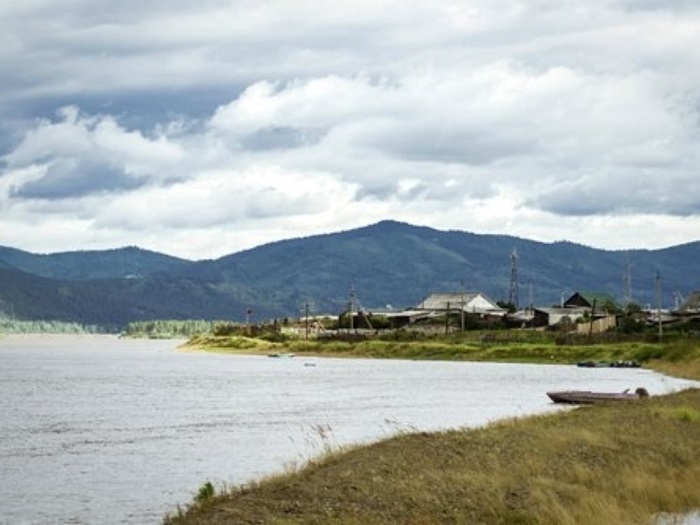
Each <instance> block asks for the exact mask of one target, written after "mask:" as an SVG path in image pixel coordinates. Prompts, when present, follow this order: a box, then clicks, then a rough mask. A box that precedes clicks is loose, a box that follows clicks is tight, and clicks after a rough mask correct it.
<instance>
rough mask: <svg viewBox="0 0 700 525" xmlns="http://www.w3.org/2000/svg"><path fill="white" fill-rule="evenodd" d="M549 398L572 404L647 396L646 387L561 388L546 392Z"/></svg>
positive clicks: (631, 399) (629, 399)
mask: <svg viewBox="0 0 700 525" xmlns="http://www.w3.org/2000/svg"><path fill="white" fill-rule="evenodd" d="M547 396H549V399H551V400H552V401H554V402H555V403H569V404H574V405H591V404H593V403H603V402H608V401H636V400H638V399H642V398H644V397H648V396H649V392H647V390H646V388H637V389H636V390H635V391H634V392H630V391H629V389H627V390H625V391H624V392H592V391H590V390H562V391H559V392H547Z"/></svg>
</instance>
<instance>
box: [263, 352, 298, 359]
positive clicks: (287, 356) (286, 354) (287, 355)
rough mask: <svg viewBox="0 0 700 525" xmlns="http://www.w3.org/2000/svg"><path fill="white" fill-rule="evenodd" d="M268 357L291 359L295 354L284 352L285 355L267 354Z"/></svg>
mask: <svg viewBox="0 0 700 525" xmlns="http://www.w3.org/2000/svg"><path fill="white" fill-rule="evenodd" d="M267 357H275V358H289V357H294V354H290V353H286V352H283V353H274V354H267Z"/></svg>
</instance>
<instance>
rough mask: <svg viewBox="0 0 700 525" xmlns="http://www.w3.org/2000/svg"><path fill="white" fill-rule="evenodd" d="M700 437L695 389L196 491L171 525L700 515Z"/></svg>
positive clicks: (699, 397) (374, 448) (412, 442)
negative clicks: (223, 489) (217, 491)
mask: <svg viewBox="0 0 700 525" xmlns="http://www.w3.org/2000/svg"><path fill="white" fill-rule="evenodd" d="M698 440H700V390H688V391H685V392H681V393H678V394H673V395H669V396H661V397H655V398H651V399H648V400H646V401H645V402H640V403H631V404H624V405H615V404H612V405H606V406H595V407H587V408H583V409H575V410H572V411H568V412H565V413H562V414H559V415H556V416H537V417H529V418H524V419H521V420H511V421H506V422H502V423H498V424H493V425H490V426H488V427H486V428H483V429H477V430H469V431H449V432H441V433H419V434H408V435H401V436H398V437H395V438H393V439H389V440H387V441H384V442H380V443H377V444H374V445H370V446H362V447H357V448H354V449H351V450H348V451H345V452H336V453H331V454H328V455H327V456H326V457H322V458H319V459H317V460H315V461H313V462H312V463H310V464H309V465H308V466H306V467H305V468H303V469H302V470H300V471H299V472H291V473H286V474H282V475H279V476H276V477H272V478H268V479H264V480H260V481H257V482H253V483H251V484H248V485H246V486H243V487H238V488H235V489H233V490H231V491H230V492H229V493H227V494H224V495H219V496H216V495H213V494H211V493H207V491H206V490H202V491H200V497H199V502H198V503H195V504H194V506H193V507H192V508H190V509H189V510H188V511H187V512H183V513H182V514H181V515H180V516H175V517H172V518H170V519H169V520H166V523H167V524H170V525H175V524H187V525H194V524H210V525H218V524H231V523H236V524H253V523H256V524H261V523H275V524H280V525H281V524H302V523H303V524H314V523H317V524H322V523H323V524H359V523H362V524H396V523H416V524H417V523H421V524H426V525H431V524H436V525H437V524H444V523H513V524H515V523H542V524H550V523H551V524H567V523H569V524H578V525H586V524H591V525H593V524H598V523H613V524H623V523H629V524H638V523H649V522H650V518H651V517H652V516H653V515H654V514H656V513H659V512H662V511H666V512H682V511H687V510H689V509H693V508H698V507H700V449H698V447H697V443H698ZM203 489H204V487H203Z"/></svg>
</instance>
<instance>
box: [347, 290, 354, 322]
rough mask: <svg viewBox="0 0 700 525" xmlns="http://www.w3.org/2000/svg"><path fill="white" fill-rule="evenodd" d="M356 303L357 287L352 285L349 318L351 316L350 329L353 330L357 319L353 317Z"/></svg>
mask: <svg viewBox="0 0 700 525" xmlns="http://www.w3.org/2000/svg"><path fill="white" fill-rule="evenodd" d="M354 303H355V289H354V288H353V287H352V286H350V301H349V306H348V318H349V325H348V326H349V327H350V331H351V332H352V331H353V330H354V328H355V320H354V319H353V315H354V314H353V307H354Z"/></svg>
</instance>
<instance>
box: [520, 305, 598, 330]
mask: <svg viewBox="0 0 700 525" xmlns="http://www.w3.org/2000/svg"><path fill="white" fill-rule="evenodd" d="M589 312H590V308H588V307H580V308H576V307H573V306H570V307H568V308H541V307H537V308H535V309H534V319H533V325H534V326H535V327H551V326H557V325H561V324H564V325H571V326H573V325H574V324H575V323H576V322H577V321H578V320H579V319H583V318H584V317H585V316H586V315H587V314H588V313H589Z"/></svg>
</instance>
